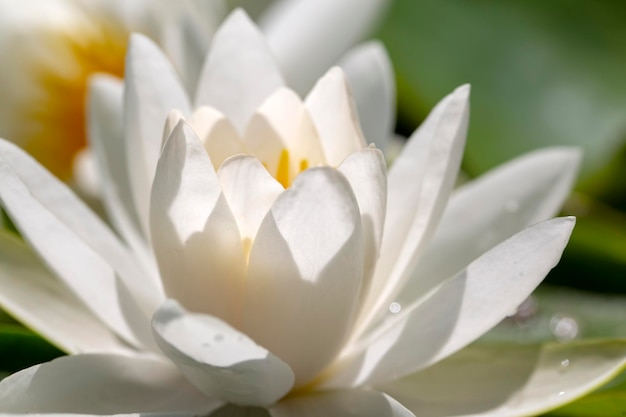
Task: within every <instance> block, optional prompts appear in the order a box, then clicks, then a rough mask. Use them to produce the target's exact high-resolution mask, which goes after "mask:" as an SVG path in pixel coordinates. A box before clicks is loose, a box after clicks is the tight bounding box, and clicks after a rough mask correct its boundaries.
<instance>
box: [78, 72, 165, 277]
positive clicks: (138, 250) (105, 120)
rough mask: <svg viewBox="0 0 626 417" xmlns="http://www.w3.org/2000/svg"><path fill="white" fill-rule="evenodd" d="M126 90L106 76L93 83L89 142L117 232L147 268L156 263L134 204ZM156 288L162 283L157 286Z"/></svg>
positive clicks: (100, 76) (108, 211)
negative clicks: (125, 117)
mask: <svg viewBox="0 0 626 417" xmlns="http://www.w3.org/2000/svg"><path fill="white" fill-rule="evenodd" d="M123 89H124V85H123V83H122V82H121V80H119V79H117V78H115V77H111V76H108V75H104V74H98V75H95V76H92V77H91V78H90V81H89V97H88V118H89V120H88V122H87V125H88V129H89V131H88V135H87V136H88V139H89V144H90V146H91V147H92V149H93V155H94V157H95V158H96V161H97V168H98V169H99V170H98V174H99V177H100V183H101V185H102V193H103V198H102V201H103V203H104V205H105V208H106V210H107V214H108V218H109V219H111V221H112V223H113V225H114V226H115V229H116V230H117V231H118V232H119V233H120V234H121V235H122V236H123V238H124V241H125V242H126V243H128V244H129V245H130V247H131V248H132V249H133V251H134V252H135V254H136V255H137V256H139V257H141V258H142V259H143V263H144V264H145V265H146V266H147V267H151V266H152V265H153V263H154V259H153V258H152V254H151V253H150V249H149V248H148V244H149V243H148V241H147V239H148V238H147V236H145V235H144V234H143V229H142V225H141V222H140V220H139V218H138V216H137V211H136V210H135V205H134V204H133V194H132V190H131V188H130V183H129V176H130V174H129V170H128V165H127V163H126V140H125V138H124V128H123V112H122V110H123V94H124V92H123ZM154 285H157V286H158V285H160V283H157V282H154Z"/></svg>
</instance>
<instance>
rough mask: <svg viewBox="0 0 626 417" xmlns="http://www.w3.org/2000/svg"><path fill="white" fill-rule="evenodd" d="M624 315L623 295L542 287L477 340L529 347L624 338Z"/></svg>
mask: <svg viewBox="0 0 626 417" xmlns="http://www.w3.org/2000/svg"><path fill="white" fill-rule="evenodd" d="M625 312H626V297H624V296H615V295H602V294H593V293H588V292H583V291H576V290H572V289H567V288H560V287H549V286H544V287H541V288H539V289H538V290H537V291H535V293H534V294H533V295H532V296H531V297H530V298H529V299H528V300H527V301H526V302H525V303H524V304H522V306H520V308H519V309H518V312H517V314H515V315H513V316H511V317H509V318H507V319H506V320H504V321H503V322H502V323H500V324H499V325H498V326H496V327H495V328H494V329H493V330H491V331H490V332H489V333H487V334H486V335H485V336H483V338H482V339H481V340H480V341H481V343H507V342H509V343H510V342H512V343H523V344H528V343H543V342H556V341H559V340H560V341H564V342H565V341H568V340H570V339H571V340H573V339H582V338H584V339H589V338H626V322H625V321H624V315H625V314H626V313H625Z"/></svg>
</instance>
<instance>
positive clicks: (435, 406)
mask: <svg viewBox="0 0 626 417" xmlns="http://www.w3.org/2000/svg"><path fill="white" fill-rule="evenodd" d="M624 368H626V342H624V341H593V340H588V341H581V342H571V343H567V344H550V345H539V346H537V345H530V346H520V345H503V346H489V345H486V346H483V345H476V346H470V347H468V348H466V349H463V350H461V351H460V352H458V353H456V354H455V355H454V356H451V357H450V358H448V359H446V360H445V361H443V362H441V363H438V364H436V365H433V366H432V367H430V368H428V369H425V370H423V371H421V372H419V373H416V374H413V375H409V376H407V377H405V378H403V379H400V380H398V381H393V382H390V383H388V384H385V385H383V386H380V387H379V388H380V389H382V390H385V392H387V393H389V394H391V395H393V396H394V397H395V398H397V399H398V400H399V401H400V402H402V404H404V405H405V406H407V407H408V408H409V409H411V410H412V411H413V412H414V413H415V414H416V415H419V416H427V417H447V416H451V415H454V416H465V417H469V416H475V417H478V416H485V417H486V416H489V417H518V416H528V415H538V414H543V413H545V412H547V411H549V410H551V409H553V408H556V407H558V406H561V405H563V404H566V403H568V402H570V401H572V400H574V399H576V398H579V397H581V396H583V395H585V394H586V393H588V392H590V391H591V390H593V389H595V388H597V387H599V386H600V385H602V384H603V383H605V382H607V381H608V380H609V379H611V378H612V377H614V376H615V375H616V374H617V373H619V372H620V371H621V370H624ZM478 382H479V383H478Z"/></svg>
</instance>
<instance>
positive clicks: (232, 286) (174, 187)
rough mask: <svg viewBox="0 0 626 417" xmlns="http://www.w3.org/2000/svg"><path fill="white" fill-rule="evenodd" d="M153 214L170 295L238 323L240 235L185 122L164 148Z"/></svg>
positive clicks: (154, 238) (155, 237)
mask: <svg viewBox="0 0 626 417" xmlns="http://www.w3.org/2000/svg"><path fill="white" fill-rule="evenodd" d="M150 209H151V210H150V211H151V213H150V214H151V216H150V224H151V227H152V229H151V232H152V244H153V246H154V250H155V253H156V257H157V261H158V262H159V268H160V270H161V278H162V279H163V284H164V287H165V291H166V293H167V295H168V296H169V297H172V298H176V299H178V300H179V301H180V302H181V303H182V304H183V305H185V306H186V307H187V308H189V309H191V310H193V311H197V312H203V313H206V314H211V315H216V316H218V317H220V318H222V319H224V320H227V321H229V322H231V323H236V322H237V314H238V311H239V310H240V308H241V306H240V304H241V299H240V298H241V293H242V291H243V274H244V266H245V259H244V254H243V248H242V245H241V239H240V237H239V231H238V230H237V224H236V222H235V219H234V217H233V215H232V213H231V211H230V209H229V207H228V204H227V202H226V199H225V198H224V195H223V194H222V190H221V187H220V183H219V180H218V178H217V175H216V173H215V170H214V169H213V165H212V164H211V161H210V160H209V157H208V156H207V154H206V151H205V150H204V146H203V145H202V142H200V139H199V138H198V137H197V136H196V134H195V132H194V131H193V129H191V127H189V126H188V125H187V124H186V123H185V122H184V121H181V122H179V123H178V125H177V126H176V128H175V129H174V131H173V132H172V135H171V136H170V138H169V140H168V141H167V143H166V144H165V147H164V148H163V153H162V154H161V158H160V159H159V164H158V166H157V171H156V176H155V179H154V185H153V189H152V202H151V207H150Z"/></svg>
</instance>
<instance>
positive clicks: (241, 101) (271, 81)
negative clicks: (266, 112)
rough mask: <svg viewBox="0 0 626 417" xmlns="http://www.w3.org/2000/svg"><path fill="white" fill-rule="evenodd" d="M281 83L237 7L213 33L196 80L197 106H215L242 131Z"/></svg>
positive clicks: (267, 53)
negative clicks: (202, 66)
mask: <svg viewBox="0 0 626 417" xmlns="http://www.w3.org/2000/svg"><path fill="white" fill-rule="evenodd" d="M284 84H285V82H284V81H283V78H282V75H281V74H280V70H279V69H278V67H277V65H276V63H275V62H274V58H273V57H272V55H271V53H270V51H269V49H268V47H267V45H266V44H265V39H264V38H263V36H262V35H261V33H259V31H258V29H257V28H256V26H255V25H254V23H252V21H251V20H250V18H249V17H248V15H247V14H246V13H245V12H244V11H243V10H241V9H238V10H235V11H234V12H233V13H231V14H230V16H229V17H228V18H227V19H226V21H224V23H222V26H221V27H220V28H219V30H218V31H217V32H216V33H215V37H214V38H213V42H212V43H211V49H210V51H209V55H208V56H207V60H206V62H205V64H204V68H203V70H202V73H201V75H200V80H199V81H198V90H197V92H196V106H197V107H199V106H211V107H215V108H217V109H218V110H220V111H221V112H223V113H224V114H225V115H226V116H227V117H228V119H230V120H231V121H232V122H233V124H234V125H235V127H236V128H237V129H238V131H239V132H243V130H244V127H245V126H246V123H247V122H248V120H249V119H250V116H251V115H252V113H253V112H254V111H255V110H256V109H257V107H259V105H260V104H261V103H262V102H263V100H265V98H266V97H268V96H269V95H270V94H271V93H272V92H274V90H276V89H277V88H278V87H281V86H283V85H284Z"/></svg>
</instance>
